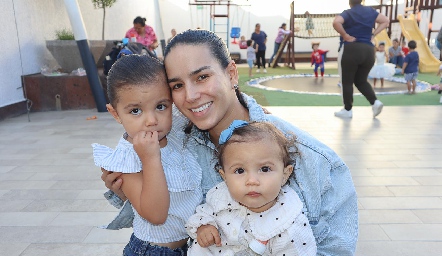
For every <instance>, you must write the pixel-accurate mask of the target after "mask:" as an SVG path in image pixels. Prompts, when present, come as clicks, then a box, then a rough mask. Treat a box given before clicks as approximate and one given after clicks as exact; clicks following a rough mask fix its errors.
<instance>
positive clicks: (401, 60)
mask: <svg viewBox="0 0 442 256" xmlns="http://www.w3.org/2000/svg"><path fill="white" fill-rule="evenodd" d="M390 63H393V64H395V65H396V66H398V67H400V68H402V65H403V64H404V57H402V56H394V57H391V58H390Z"/></svg>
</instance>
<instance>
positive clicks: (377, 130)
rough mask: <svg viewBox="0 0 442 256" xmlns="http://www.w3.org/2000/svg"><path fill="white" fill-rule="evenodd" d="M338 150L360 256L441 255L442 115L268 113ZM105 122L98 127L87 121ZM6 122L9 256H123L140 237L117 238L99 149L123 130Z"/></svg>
mask: <svg viewBox="0 0 442 256" xmlns="http://www.w3.org/2000/svg"><path fill="white" fill-rule="evenodd" d="M268 109H269V110H270V111H271V112H273V113H274V114H276V115H278V116H281V117H283V118H284V119H286V120H288V121H290V122H292V123H293V124H295V125H297V126H299V127H301V128H303V129H305V130H307V131H308V132H310V133H311V134H312V135H314V136H315V137H317V138H318V139H320V140H321V141H323V142H324V143H326V144H327V145H329V146H330V147H331V148H333V149H334V150H335V151H336V152H337V153H338V154H339V155H340V156H341V157H342V158H343V159H344V160H345V162H346V163H347V164H348V166H349V167H350V169H351V172H352V175H353V180H354V183H355V185H356V190H357V192H358V196H359V209H360V212H359V213H360V217H359V220H360V234H359V242H358V247H357V253H356V254H357V255H367V256H372V255H389V256H390V255H398V256H399V255H400V256H408V255H410V256H411V255H412V256H416V255H426V256H430V255H441V249H442V120H441V117H442V107H440V106H429V107H426V106H416V107H389V106H386V107H384V111H383V112H382V113H381V115H380V116H379V118H377V119H372V117H371V108H370V107H355V108H354V110H353V114H354V117H353V119H352V120H342V119H339V118H335V117H334V116H333V112H334V111H335V110H338V109H337V108H335V107H268ZM93 115H96V116H97V117H98V118H97V119H96V120H89V121H87V120H86V118H87V117H90V116H93ZM30 119H31V122H28V118H27V116H26V115H23V116H20V117H17V118H11V119H7V120H4V121H2V122H0V255H4V256H17V255H23V256H31V255H32V256H37V255H45V256H58V255H75V256H82V255H121V252H122V248H123V247H124V245H125V243H126V242H127V241H128V239H129V236H130V234H131V230H129V229H126V230H121V231H109V230H103V229H100V228H98V226H100V225H103V224H105V223H107V222H109V221H110V220H111V219H112V218H113V217H114V216H115V214H116V212H117V210H116V209H114V208H113V207H112V206H109V205H108V204H107V202H106V201H105V200H104V198H103V196H102V193H103V192H104V191H105V188H104V184H103V182H102V181H101V179H100V175H101V171H100V170H99V169H98V168H97V167H95V166H94V164H93V160H92V156H91V146H90V144H91V143H93V142H99V143H103V144H106V145H109V146H114V145H116V143H117V141H118V138H119V136H120V135H121V133H122V128H121V126H120V125H119V124H117V123H116V122H115V121H114V120H113V119H112V118H111V116H110V115H109V114H108V113H97V112H96V111H95V110H76V111H60V112H40V113H32V114H31V115H30Z"/></svg>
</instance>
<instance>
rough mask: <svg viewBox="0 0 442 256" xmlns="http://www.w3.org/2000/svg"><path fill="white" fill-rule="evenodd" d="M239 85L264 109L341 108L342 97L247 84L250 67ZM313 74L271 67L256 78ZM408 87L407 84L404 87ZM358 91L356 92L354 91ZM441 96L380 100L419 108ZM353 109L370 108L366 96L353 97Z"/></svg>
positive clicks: (434, 80)
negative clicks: (354, 107)
mask: <svg viewBox="0 0 442 256" xmlns="http://www.w3.org/2000/svg"><path fill="white" fill-rule="evenodd" d="M238 72H239V85H240V88H241V91H243V92H245V93H247V94H249V95H252V96H253V97H254V98H255V99H256V100H257V101H258V103H259V104H261V105H263V106H342V97H341V96H336V95H312V94H298V93H287V92H278V91H267V90H262V89H259V88H254V87H250V86H247V85H246V82H247V81H249V80H250V79H249V76H248V67H239V68H238ZM303 73H313V72H312V69H296V70H293V69H290V68H288V67H280V68H268V69H267V73H266V74H263V73H261V74H256V73H255V72H254V75H253V78H258V77H264V76H275V75H288V74H303ZM326 73H327V74H337V73H338V71H337V69H327V70H326ZM418 80H421V81H425V82H428V83H430V84H438V83H439V77H438V76H437V75H436V74H434V73H422V74H419V76H418ZM404 86H406V85H404ZM355 90H356V91H357V89H355ZM440 96H441V95H439V94H437V91H430V92H424V93H417V94H414V95H406V94H393V95H378V96H377V97H378V99H379V100H380V101H382V102H383V103H384V105H386V106H417V105H440V103H439V98H440ZM353 105H354V106H369V103H368V101H367V100H366V99H365V97H364V96H362V95H361V96H358V95H355V96H354V104H353Z"/></svg>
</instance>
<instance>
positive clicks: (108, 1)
mask: <svg viewBox="0 0 442 256" xmlns="http://www.w3.org/2000/svg"><path fill="white" fill-rule="evenodd" d="M116 1H117V0H92V3H93V4H94V7H95V8H97V9H98V8H103V9H104V8H109V7H112V5H113V4H114V3H115V2H116Z"/></svg>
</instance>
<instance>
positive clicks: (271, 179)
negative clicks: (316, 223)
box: [186, 120, 316, 256]
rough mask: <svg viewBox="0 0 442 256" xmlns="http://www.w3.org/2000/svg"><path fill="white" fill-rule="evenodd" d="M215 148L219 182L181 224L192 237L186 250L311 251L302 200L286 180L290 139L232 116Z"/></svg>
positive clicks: (290, 164)
mask: <svg viewBox="0 0 442 256" xmlns="http://www.w3.org/2000/svg"><path fill="white" fill-rule="evenodd" d="M217 152H218V167H219V168H218V171H219V173H220V174H221V176H222V178H223V179H224V181H223V182H221V183H219V184H218V185H216V186H215V187H214V188H212V189H211V190H210V191H209V192H208V193H207V198H206V203H205V204H202V205H200V206H198V207H197V209H196V213H195V214H194V215H193V216H192V217H190V219H189V220H188V222H187V224H186V228H187V231H188V233H189V235H190V236H191V237H192V238H193V239H195V241H194V242H193V244H192V245H191V247H190V248H189V252H188V255H256V254H258V255H303V256H309V255H316V242H315V238H314V237H313V232H312V229H311V227H310V225H309V222H308V219H307V217H306V216H305V215H304V212H303V211H302V208H303V204H302V202H301V200H300V199H299V197H298V195H297V194H296V192H295V191H294V190H293V189H292V188H290V187H289V186H288V185H287V180H288V179H289V177H290V176H291V175H293V170H294V163H293V162H292V160H291V159H293V158H292V157H291V156H293V154H296V153H297V152H296V148H295V146H294V138H292V140H288V139H287V138H286V137H285V136H284V134H283V133H282V132H281V131H280V130H278V129H277V128H276V127H275V126H274V125H272V124H270V123H265V122H252V123H248V122H246V121H242V120H235V121H233V122H232V124H231V125H230V126H229V128H228V129H226V130H224V131H223V132H222V133H221V136H220V139H219V146H218V151H217Z"/></svg>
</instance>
